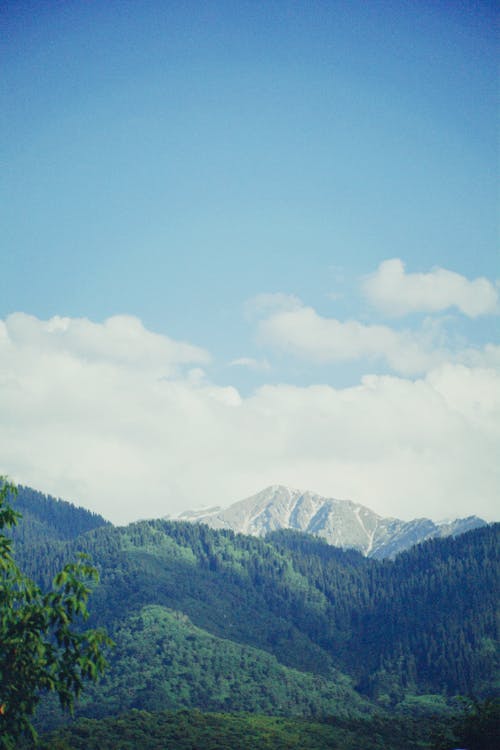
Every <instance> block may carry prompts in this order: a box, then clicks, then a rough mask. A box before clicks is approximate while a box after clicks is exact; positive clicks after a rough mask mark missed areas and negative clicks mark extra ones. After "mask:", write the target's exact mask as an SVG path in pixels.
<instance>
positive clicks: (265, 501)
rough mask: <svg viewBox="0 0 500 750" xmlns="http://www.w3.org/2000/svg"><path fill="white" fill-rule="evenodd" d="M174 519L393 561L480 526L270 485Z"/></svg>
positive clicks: (472, 519) (473, 521) (471, 521)
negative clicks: (297, 535)
mask: <svg viewBox="0 0 500 750" xmlns="http://www.w3.org/2000/svg"><path fill="white" fill-rule="evenodd" d="M178 520H182V521H191V522H194V523H205V524H207V525H208V526H211V527H212V528H214V529H232V530H233V531H236V532H239V533H241V534H249V535H251V536H259V537H262V536H265V535H266V534H267V533H269V532H271V531H276V530H278V529H295V530H297V531H303V532H306V533H309V534H315V535H316V536H320V537H323V538H324V539H325V540H326V541H327V542H328V543H329V544H332V545H334V546H336V547H343V548H354V549H357V550H359V551H360V552H361V553H362V554H364V555H366V556H368V557H375V558H384V557H394V556H395V555H396V554H397V553H398V552H401V551H403V550H405V549H408V548H409V547H411V546H413V545H414V544H418V543H419V542H422V541H424V540H426V539H430V538H431V537H442V536H450V535H453V536H456V535H458V534H461V533H463V532H464V531H469V530H470V529H473V528H477V527H478V526H484V525H485V521H483V520H482V519H480V518H477V517H476V516H471V517H469V518H466V519H457V520H455V521H451V522H446V523H442V524H436V523H434V521H431V520H430V519H428V518H419V519H415V520H413V521H402V520H400V519H398V518H383V517H381V516H379V515H377V514H376V513H374V512H373V511H372V510H370V509H369V508H367V507H365V506H364V505H360V504H359V503H354V502H352V501H351V500H337V499H335V498H326V497H322V496H321V495H317V494H316V493H314V492H310V491H303V490H297V489H291V488H290V487H285V486H283V485H272V486H270V487H267V488H266V489H264V490H262V491H261V492H258V493H257V494H256V495H252V496H251V497H248V498H245V499H244V500H240V501H238V502H236V503H234V504H233V505H230V506H229V507H228V508H225V509H221V508H211V509H208V510H206V511H186V512H184V513H182V514H181V515H180V516H179V517H178Z"/></svg>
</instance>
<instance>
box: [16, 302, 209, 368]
mask: <svg viewBox="0 0 500 750" xmlns="http://www.w3.org/2000/svg"><path fill="white" fill-rule="evenodd" d="M4 336H6V337H7V338H8V339H9V340H10V341H11V342H12V343H13V344H14V345H16V346H17V347H19V348H20V349H22V350H26V351H39V352H40V353H42V354H44V353H48V352H53V353H55V352H60V353H61V354H65V355H68V356H73V357H75V358H85V359H86V360H91V361H93V362H96V363H101V364H104V363H109V364H123V365H128V366H129V367H134V368H139V369H154V370H158V371H159V372H168V373H171V372H173V371H174V370H175V368H176V367H177V366H178V365H183V364H190V363H200V364H203V363H207V362H209V361H210V355H209V354H208V352H206V351H205V350H203V349H201V348H199V347H197V346H192V345H191V344H186V343H184V342H182V341H175V340H173V339H171V338H169V337H168V336H164V335H159V334H157V333H152V332H151V331H148V330H146V328H144V326H143V325H142V323H141V321H140V320H139V319H138V318H135V317H133V316H131V315H115V316H113V317H111V318H108V319H107V320H105V321H104V323H102V324H98V323H93V322H92V321H90V320H87V319H86V318H62V317H59V316H56V317H53V318H51V319H50V320H47V321H42V320H38V318H35V317H34V316H32V315H26V314H25V313H14V314H12V315H9V317H8V318H7V319H6V321H5V324H4Z"/></svg>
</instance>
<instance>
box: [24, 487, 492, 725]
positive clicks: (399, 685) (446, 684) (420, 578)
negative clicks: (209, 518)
mask: <svg viewBox="0 0 500 750" xmlns="http://www.w3.org/2000/svg"><path fill="white" fill-rule="evenodd" d="M20 496H21V497H23V495H22V493H20ZM42 497H43V496H42ZM23 500H24V503H25V505H24V506H21V504H20V503H17V509H18V510H21V508H22V507H24V508H25V509H26V510H25V514H26V516H29V517H31V518H32V517H33V516H31V515H30V514H31V510H28V506H29V496H26V495H25V496H24V498H23ZM35 500H36V501H39V500H40V498H39V497H36V495H35ZM45 500H46V502H47V503H48V504H49V506H50V504H51V502H55V501H50V498H47V499H45ZM38 507H39V508H40V507H43V501H42V502H41V505H39V506H38ZM71 507H72V506H69V508H66V506H65V505H62V506H61V505H57V508H58V509H61V508H62V509H64V512H70V509H71ZM54 512H55V513H56V509H54ZM74 513H75V514H76V515H75V521H71V520H68V526H71V527H72V528H73V529H74V528H75V525H76V517H78V518H80V519H82V527H83V528H82V530H83V531H84V533H81V534H80V535H79V536H76V537H75V538H72V539H69V538H66V539H62V538H61V537H62V536H64V533H63V530H64V528H65V526H64V524H63V523H62V522H59V521H57V523H53V525H52V528H57V524H59V529H60V530H59V531H58V533H59V534H60V537H59V539H57V538H56V537H55V536H53V537H50V535H45V536H44V534H45V532H44V531H43V532H42V533H41V538H40V539H39V542H38V543H37V544H22V543H21V544H19V545H17V546H16V556H17V557H18V560H19V562H20V564H21V565H22V566H23V567H24V569H25V570H26V572H27V573H28V574H29V575H30V576H32V577H35V578H36V579H37V580H38V581H39V582H40V583H41V584H42V585H45V584H48V583H49V582H50V581H51V580H52V578H53V576H54V574H55V573H56V571H57V570H59V569H60V568H61V566H62V564H63V563H64V562H66V561H69V560H72V559H74V558H75V556H76V555H77V554H78V553H79V552H84V553H87V554H89V555H90V557H91V559H92V560H93V562H94V564H95V565H96V566H97V567H98V569H99V571H100V576H101V581H100V584H99V586H98V587H97V588H96V589H95V590H94V591H93V594H92V597H91V622H90V623H89V624H91V625H94V626H95V625H98V626H99V625H103V626H105V627H106V628H107V629H108V631H109V633H110V635H111V636H112V637H113V639H114V640H115V642H116V647H115V649H114V650H113V651H112V653H111V654H110V667H109V670H108V671H107V673H106V675H105V677H104V678H103V680H102V681H101V682H100V683H99V684H98V685H97V686H95V687H91V688H88V689H87V690H86V692H85V695H84V697H83V699H82V701H81V703H80V706H79V708H78V710H77V714H79V715H83V716H88V717H95V718H99V717H101V716H106V715H115V714H117V713H119V712H120V711H128V710H131V709H141V710H148V711H149V710H179V709H190V710H191V709H201V710H204V711H249V712H253V713H259V714H274V715H282V716H302V717H311V716H314V717H316V718H321V717H325V716H337V717H339V719H341V718H343V719H345V720H348V719H350V718H353V719H356V717H357V718H360V717H366V716H368V715H370V714H371V713H372V712H373V711H375V710H380V709H383V710H390V711H394V710H396V711H403V712H406V713H412V712H413V713H415V712H417V713H418V712H421V711H428V710H436V707H443V706H444V705H445V702H446V700H448V699H449V698H450V697H451V696H453V695H456V694H471V693H473V694H475V695H477V696H479V697H481V696H486V695H488V694H490V693H491V692H492V691H494V689H495V680H496V679H497V676H498V666H497V637H498V633H497V622H496V611H497V603H498V602H497V596H498V594H497V592H498V583H499V581H498V570H499V566H498V563H499V560H498V555H499V548H500V545H499V541H500V540H499V536H500V524H495V525H491V526H487V527H484V528H480V529H476V530H474V531H471V532H468V533H466V534H464V535H461V536H460V537H457V538H446V539H439V540H431V541H428V542H426V543H424V544H421V545H419V546H417V547H414V548H412V549H411V550H409V551H408V552H406V553H403V554H401V555H399V556H398V557H397V558H396V559H395V560H394V561H377V560H373V559H367V558H365V557H363V556H362V555H361V554H359V553H357V552H355V551H352V550H351V551H343V550H340V549H337V548H335V547H332V546H330V545H328V544H327V543H326V542H324V541H322V540H320V539H318V538H316V537H310V536H307V535H304V534H302V533H299V532H292V531H282V532H277V533H275V534H272V535H270V536H269V537H267V538H266V539H259V538H255V537H247V536H243V535H239V534H235V533H234V532H232V531H229V530H214V529H210V528H208V527H207V526H203V525H199V526H198V525H193V524H190V523H187V522H186V523H185V522H175V521H165V520H157V521H144V522H140V523H135V524H131V525H129V526H126V527H122V528H116V527H113V526H112V525H110V524H106V522H105V521H104V519H101V518H100V517H94V516H92V514H90V516H91V517H90V518H89V517H88V516H86V515H85V513H86V512H85V511H83V515H81V511H80V510H78V509H74ZM56 515H57V513H56ZM68 518H69V517H68ZM39 519H40V523H42V521H43V513H42V512H41V511H39ZM24 523H25V521H24V520H22V521H21V522H20V525H19V530H20V533H22V527H23V525H24ZM43 523H45V522H43ZM91 523H95V526H97V528H93V529H90V530H88V525H87V526H86V525H85V524H91ZM35 531H36V529H35V528H34V527H33V526H32V527H31V530H30V534H33V533H34V532H35ZM66 536H67V537H68V536H69V533H67V534H66ZM32 538H33V537H32ZM429 695H431V696H432V697H429ZM51 717H52V718H51ZM59 718H60V717H58V715H57V712H55V708H54V707H53V706H51V705H45V706H44V708H43V710H42V719H43V720H44V721H45V722H46V724H47V722H48V723H50V722H51V721H56V720H59Z"/></svg>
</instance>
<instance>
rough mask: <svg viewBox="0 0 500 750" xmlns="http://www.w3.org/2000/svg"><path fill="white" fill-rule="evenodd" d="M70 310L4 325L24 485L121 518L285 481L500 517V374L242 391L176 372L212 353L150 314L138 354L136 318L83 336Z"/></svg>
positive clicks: (0, 434)
mask: <svg viewBox="0 0 500 750" xmlns="http://www.w3.org/2000/svg"><path fill="white" fill-rule="evenodd" d="M58 320H59V319H54V321H52V322H51V323H50V324H49V323H44V322H43V321H37V320H36V319H35V318H30V319H29V320H28V325H25V326H24V324H26V320H23V319H21V318H17V322H18V323H19V322H20V323H21V324H22V325H20V326H19V325H14V326H13V325H12V320H11V319H9V320H8V321H7V325H3V326H2V325H0V423H1V425H2V429H1V430H0V456H1V465H0V471H2V472H4V473H8V474H9V475H10V476H11V477H13V478H14V479H15V480H17V481H20V482H23V483H25V484H30V485H31V486H34V487H37V488H39V489H41V490H44V491H46V492H50V493H52V494H56V495H58V496H62V497H65V498H67V499H72V500H74V501H76V502H79V503H82V504H84V505H86V506H87V507H90V508H92V509H93V510H96V511H99V512H101V513H103V514H104V515H106V516H108V517H109V518H111V519H112V520H114V521H117V522H125V521H129V520H133V519H136V518H139V517H143V518H144V517H152V516H161V515H165V514H167V513H175V512H177V511H180V510H183V509H187V508H197V507H200V506H204V505H214V504H227V503H229V502H232V501H234V500H237V499H239V498H241V497H244V496H246V495H248V494H251V493H253V492H256V491H258V490H260V489H262V488H263V487H265V486H266V485H268V484H276V483H284V484H289V485H292V486H298V487H303V488H310V489H312V490H315V491H318V492H320V493H323V494H326V495H330V496H336V497H350V498H352V499H354V500H358V501H360V502H362V503H365V504H366V505H368V506H370V507H372V508H373V509H374V510H376V511H378V512H381V513H384V514H392V515H398V516H401V517H404V518H410V517H414V516H417V515H418V516H421V515H430V516H431V517H441V516H458V515H469V514H471V513H477V514H479V515H481V514H482V515H484V516H486V517H488V518H494V517H495V516H496V515H497V500H498V487H499V481H500V477H499V465H498V455H499V453H500V375H499V373H498V372H497V371H495V370H494V369H491V368H490V369H486V368H481V367H478V366H472V365H470V366H465V365H452V364H446V365H442V366H439V367H436V368H434V369H432V370H431V371H430V372H429V373H428V374H427V375H426V377H424V378H423V379H420V380H416V381H412V380H408V379H405V378H401V377H389V376H383V377H382V376H380V377H379V376H370V377H366V378H365V379H364V380H363V381H362V382H361V384H359V385H358V386H355V387H351V388H341V389H335V388H332V387H329V386H310V387H307V388H300V387H295V386H288V385H279V386H278V385H276V386H269V385H267V386H264V387H262V388H260V389H258V390H257V391H256V392H255V393H254V394H252V395H251V396H249V397H247V398H242V397H241V395H240V394H239V393H238V391H237V390H236V389H235V388H233V387H227V388H220V387H218V386H216V385H214V384H212V383H210V382H209V381H208V379H207V377H206V375H205V374H204V373H203V371H200V369H199V368H197V367H193V368H191V370H190V372H188V373H186V375H185V376H181V375H180V374H179V372H178V373H177V374H174V375H173V376H172V377H170V378H169V377H165V376H164V375H163V374H161V373H162V372H163V370H164V369H165V367H167V368H168V367H169V366H170V367H171V366H172V363H173V364H174V365H176V364H178V362H179V359H181V360H182V361H185V360H187V359H194V360H195V361H193V365H196V364H198V360H199V359H201V360H205V359H206V357H207V355H206V353H203V352H201V351H200V350H198V349H197V348H196V347H192V348H191V347H190V345H188V344H185V345H184V344H183V345H179V346H180V349H177V344H176V342H173V341H172V340H171V339H167V338H166V337H162V336H159V337H158V338H157V337H156V335H155V334H151V333H150V332H149V331H147V330H146V329H144V328H143V327H142V326H141V324H140V323H139V322H138V321H136V323H134V324H133V325H132V330H133V332H134V333H133V335H131V334H130V333H129V334H128V339H127V340H128V342H129V345H130V347H131V348H132V349H133V350H134V351H129V352H126V351H124V348H122V346H121V344H120V343H119V342H121V341H122V339H123V337H125V338H127V334H126V333H125V331H126V330H128V328H127V326H126V325H125V327H124V328H123V327H121V326H118V328H119V333H117V334H116V336H114V335H113V331H114V330H115V329H114V328H113V326H110V325H109V321H107V322H105V323H103V324H96V323H92V324H89V325H88V326H83V328H84V330H85V331H86V336H83V335H77V334H76V333H75V335H74V337H73V333H72V332H78V331H79V326H80V323H79V322H78V321H73V320H67V319H64V322H63V323H62V324H60V323H59V322H57V321H58ZM14 322H15V321H14ZM23 326H24V327H23ZM59 326H60V327H61V328H62V330H63V332H66V334H67V335H66V334H65V336H63V337H62V338H61V330H60V328H59ZM21 329H22V330H21ZM50 329H52V330H50ZM68 332H69V333H68ZM360 336H361V338H362V337H363V336H364V334H360ZM52 337H54V338H52ZM151 337H152V338H151ZM163 339H164V340H163ZM103 340H105V341H106V342H107V343H108V344H109V348H108V347H107V346H104V344H103V343H102V342H103ZM117 341H118V343H117ZM363 341H364V339H363ZM55 342H57V343H55ZM132 342H133V345H132ZM345 346H347V344H345ZM363 346H365V344H364V343H363ZM184 347H187V348H184ZM144 351H146V352H149V362H150V365H148V366H141V359H142V357H141V354H140V353H141V352H144ZM188 352H191V354H190V355H188ZM167 353H168V354H167Z"/></svg>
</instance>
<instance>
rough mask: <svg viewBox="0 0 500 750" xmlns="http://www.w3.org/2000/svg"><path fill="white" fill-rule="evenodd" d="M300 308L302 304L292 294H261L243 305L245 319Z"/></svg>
mask: <svg viewBox="0 0 500 750" xmlns="http://www.w3.org/2000/svg"><path fill="white" fill-rule="evenodd" d="M300 307H302V302H301V300H300V299H299V298H298V297H296V296H295V295H294V294H283V292H274V293H270V294H268V293H262V294H257V295H256V296H255V297H252V299H249V300H248V302H247V303H246V304H245V313H246V315H247V317H249V318H255V317H260V316H261V315H263V314H269V313H273V312H279V311H291V310H297V309H298V308H300Z"/></svg>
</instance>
